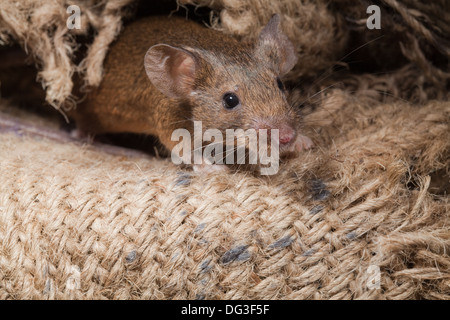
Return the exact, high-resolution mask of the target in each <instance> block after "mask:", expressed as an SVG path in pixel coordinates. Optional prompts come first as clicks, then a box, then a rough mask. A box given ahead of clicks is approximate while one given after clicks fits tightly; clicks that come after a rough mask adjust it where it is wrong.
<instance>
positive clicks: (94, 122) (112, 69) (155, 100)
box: [69, 14, 313, 171]
mask: <svg viewBox="0 0 450 320" xmlns="http://www.w3.org/2000/svg"><path fill="white" fill-rule="evenodd" d="M280 19H281V18H280V16H279V15H278V14H275V15H273V16H272V18H271V19H270V20H269V21H268V23H267V24H266V25H265V26H264V27H263V29H262V31H261V32H260V34H259V37H258V39H257V40H256V41H255V42H253V43H251V42H243V41H239V40H238V39H236V38H234V37H233V36H230V35H227V34H224V33H222V32H219V31H217V30H214V29H211V28H208V27H206V26H203V25H200V24H199V23H197V22H194V21H191V20H187V19H185V18H182V17H164V16H154V17H146V18H141V19H139V20H136V21H134V22H131V23H130V24H129V25H127V26H126V27H125V28H124V30H123V31H122V32H121V34H120V35H119V37H118V38H117V39H116V41H115V42H114V43H113V44H112V46H111V47H110V49H109V52H108V54H107V56H106V58H105V62H104V76H103V79H102V82H101V84H100V85H99V86H98V87H97V88H94V89H93V90H92V91H90V92H88V94H87V96H86V99H85V100H84V101H83V102H82V103H80V104H79V105H78V106H77V107H76V109H74V110H73V111H71V112H70V113H69V116H70V117H71V118H73V119H74V120H75V122H76V126H77V128H78V129H79V130H81V132H87V133H92V134H102V133H127V132H129V133H140V134H147V135H153V136H156V137H157V138H158V139H159V141H160V142H161V144H162V145H163V146H164V147H165V148H166V149H167V150H169V151H170V150H172V149H173V148H174V147H175V146H176V145H177V144H178V141H173V140H172V133H173V132H174V130H177V129H179V128H183V129H186V130H188V131H189V132H193V129H194V122H195V121H201V124H202V130H207V129H209V128H211V129H218V130H220V131H221V132H225V131H226V130H227V129H233V128H234V129H235V128H242V129H243V130H247V129H254V130H255V131H256V132H260V131H261V130H262V129H265V130H267V131H268V136H269V137H270V132H271V130H273V129H277V130H278V141H277V142H278V143H279V144H278V145H279V154H280V156H281V157H283V156H286V155H289V156H290V157H292V155H294V156H295V155H297V154H298V153H299V152H301V151H303V150H306V149H309V148H311V147H312V146H313V142H312V141H311V139H310V138H308V137H307V136H304V135H302V134H301V130H300V126H299V123H300V120H301V119H300V116H299V114H298V113H297V112H296V111H295V110H294V108H293V107H292V106H291V105H289V103H288V101H287V96H286V94H287V92H286V88H285V86H284V84H283V80H282V79H283V77H284V76H285V75H286V74H287V73H288V72H289V71H290V70H291V69H292V68H293V67H294V66H295V65H296V63H297V60H298V59H297V56H296V52H295V48H294V45H293V44H292V42H291V41H290V40H289V39H288V37H287V36H286V35H285V34H284V33H283V31H282V30H281V26H280ZM226 168H227V166H226V165H219V164H214V163H211V162H208V161H204V162H203V163H202V164H201V165H194V170H205V171H209V170H213V171H214V170H226Z"/></svg>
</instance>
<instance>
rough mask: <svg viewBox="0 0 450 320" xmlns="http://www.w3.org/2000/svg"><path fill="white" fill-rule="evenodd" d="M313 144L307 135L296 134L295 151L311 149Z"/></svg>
mask: <svg viewBox="0 0 450 320" xmlns="http://www.w3.org/2000/svg"><path fill="white" fill-rule="evenodd" d="M313 146H314V143H313V142H312V140H311V139H310V138H308V137H307V136H303V135H301V134H299V135H298V137H297V140H296V141H295V151H297V152H301V151H303V150H308V149H311V148H312V147H313Z"/></svg>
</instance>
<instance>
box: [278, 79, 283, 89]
mask: <svg viewBox="0 0 450 320" xmlns="http://www.w3.org/2000/svg"><path fill="white" fill-rule="evenodd" d="M277 85H278V88H280V90H281V91H284V84H283V82H281V80H280V78H278V77H277Z"/></svg>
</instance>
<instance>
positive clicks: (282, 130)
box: [255, 122, 296, 145]
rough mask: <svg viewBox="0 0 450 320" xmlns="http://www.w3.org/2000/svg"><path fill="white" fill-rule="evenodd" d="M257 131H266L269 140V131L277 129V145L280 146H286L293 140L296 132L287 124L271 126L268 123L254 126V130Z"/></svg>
mask: <svg viewBox="0 0 450 320" xmlns="http://www.w3.org/2000/svg"><path fill="white" fill-rule="evenodd" d="M255 129H256V130H257V131H259V130H260V129H267V137H268V138H270V136H271V131H272V130H273V129H278V137H279V143H280V145H287V144H289V143H290V142H291V141H293V140H294V138H295V135H296V132H295V129H294V128H293V127H292V126H291V125H289V124H287V123H283V124H271V123H270V122H260V123H258V124H257V125H256V128H255Z"/></svg>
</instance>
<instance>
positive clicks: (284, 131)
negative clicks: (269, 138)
mask: <svg viewBox="0 0 450 320" xmlns="http://www.w3.org/2000/svg"><path fill="white" fill-rule="evenodd" d="M279 134H280V135H279V140H280V144H283V145H285V144H288V143H289V142H291V141H292V139H294V137H295V131H294V129H292V128H291V127H290V126H282V127H281V128H280V132H279Z"/></svg>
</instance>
